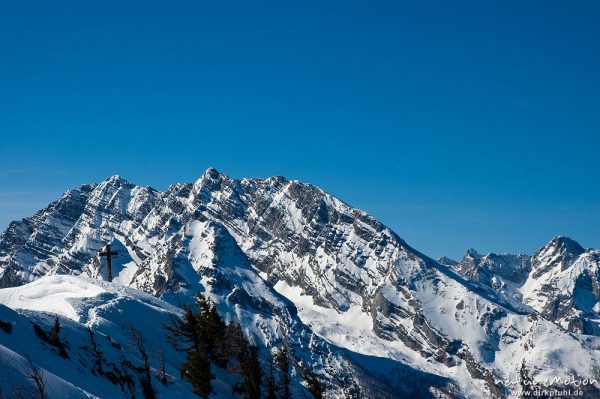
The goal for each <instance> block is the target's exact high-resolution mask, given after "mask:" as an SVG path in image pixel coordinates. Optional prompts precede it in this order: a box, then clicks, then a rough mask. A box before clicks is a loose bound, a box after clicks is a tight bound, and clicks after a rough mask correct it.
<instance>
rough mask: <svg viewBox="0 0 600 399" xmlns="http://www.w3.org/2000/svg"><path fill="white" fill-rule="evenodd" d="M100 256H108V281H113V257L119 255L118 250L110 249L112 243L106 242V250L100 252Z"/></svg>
mask: <svg viewBox="0 0 600 399" xmlns="http://www.w3.org/2000/svg"><path fill="white" fill-rule="evenodd" d="M99 255H100V256H106V270H107V272H108V281H112V263H111V258H112V257H113V256H117V255H119V253H118V252H117V251H111V250H110V244H106V247H105V248H104V251H102V252H100V254H99Z"/></svg>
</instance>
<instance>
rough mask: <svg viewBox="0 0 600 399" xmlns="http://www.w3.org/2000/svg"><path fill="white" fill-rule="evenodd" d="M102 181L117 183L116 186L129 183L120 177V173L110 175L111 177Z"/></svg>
mask: <svg viewBox="0 0 600 399" xmlns="http://www.w3.org/2000/svg"><path fill="white" fill-rule="evenodd" d="M103 183H107V184H112V185H118V186H123V185H126V184H129V182H128V181H127V180H125V179H124V178H123V177H121V176H120V175H112V176H111V177H109V178H106V179H104V180H103Z"/></svg>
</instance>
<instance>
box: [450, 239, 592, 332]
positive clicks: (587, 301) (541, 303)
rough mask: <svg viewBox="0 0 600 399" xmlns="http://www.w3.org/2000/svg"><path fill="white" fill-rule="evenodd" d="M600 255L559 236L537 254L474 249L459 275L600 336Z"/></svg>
mask: <svg viewBox="0 0 600 399" xmlns="http://www.w3.org/2000/svg"><path fill="white" fill-rule="evenodd" d="M599 260H600V257H599V251H597V250H593V249H589V250H585V249H583V247H581V245H579V244H578V243H577V242H575V241H573V240H572V239H570V238H568V237H562V236H559V237H556V238H554V239H553V240H552V241H550V242H549V243H548V244H546V245H545V246H544V247H542V248H540V249H539V250H538V251H537V252H536V253H535V254H534V255H533V256H528V255H523V254H519V255H511V254H501V255H497V254H487V255H480V254H478V253H477V252H476V251H475V250H473V249H470V250H468V251H467V253H466V254H465V256H464V258H463V259H462V261H461V262H460V263H459V264H458V265H456V266H454V268H455V269H456V270H458V272H459V273H460V274H461V275H463V276H465V277H468V278H469V279H472V280H476V281H479V282H481V283H482V284H485V285H486V286H488V287H490V288H493V289H495V290H497V291H499V292H501V293H503V294H505V295H508V296H510V297H512V298H514V299H516V300H519V301H522V302H523V303H524V304H526V305H528V306H531V307H532V308H533V309H535V310H536V311H537V312H539V313H540V314H541V315H542V316H544V317H545V318H546V319H548V320H551V321H553V322H555V323H556V324H558V325H559V326H561V327H563V328H564V329H566V330H568V331H570V332H578V333H583V334H590V335H598V334H600V329H599V328H598V320H599V319H600V314H599V311H600V304H599V302H600V295H599V293H600V291H599V276H600V275H599V274H598V267H599V265H600V261H599Z"/></svg>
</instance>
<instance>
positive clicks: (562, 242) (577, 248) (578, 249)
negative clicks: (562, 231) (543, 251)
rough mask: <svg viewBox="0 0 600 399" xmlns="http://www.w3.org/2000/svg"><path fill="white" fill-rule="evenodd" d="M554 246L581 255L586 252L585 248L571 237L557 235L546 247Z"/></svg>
mask: <svg viewBox="0 0 600 399" xmlns="http://www.w3.org/2000/svg"><path fill="white" fill-rule="evenodd" d="M548 247H554V248H557V249H561V250H562V251H565V252H567V253H571V254H576V255H579V254H581V253H583V252H585V249H584V248H583V247H582V246H581V245H579V243H578V242H577V241H575V240H573V239H571V238H569V237H565V236H557V237H554V238H553V239H552V241H550V242H549V243H548V244H546V246H545V247H544V248H548Z"/></svg>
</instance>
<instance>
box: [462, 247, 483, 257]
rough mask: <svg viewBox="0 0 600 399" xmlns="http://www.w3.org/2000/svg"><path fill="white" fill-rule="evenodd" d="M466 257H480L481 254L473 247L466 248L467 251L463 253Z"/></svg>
mask: <svg viewBox="0 0 600 399" xmlns="http://www.w3.org/2000/svg"><path fill="white" fill-rule="evenodd" d="M466 257H471V258H481V255H480V254H479V252H477V251H476V250H475V249H474V248H469V249H467V253H466V254H465V258H466Z"/></svg>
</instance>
